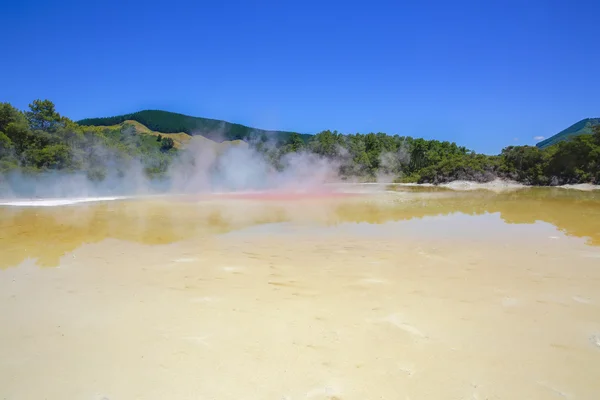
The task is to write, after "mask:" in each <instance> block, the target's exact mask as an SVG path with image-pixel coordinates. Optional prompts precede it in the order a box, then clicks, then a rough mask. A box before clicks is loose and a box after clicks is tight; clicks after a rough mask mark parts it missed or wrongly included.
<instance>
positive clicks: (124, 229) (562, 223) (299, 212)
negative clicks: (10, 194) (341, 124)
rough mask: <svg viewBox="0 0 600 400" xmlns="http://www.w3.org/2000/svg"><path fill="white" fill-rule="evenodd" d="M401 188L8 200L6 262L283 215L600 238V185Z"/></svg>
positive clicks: (210, 231)
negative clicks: (297, 194)
mask: <svg viewBox="0 0 600 400" xmlns="http://www.w3.org/2000/svg"><path fill="white" fill-rule="evenodd" d="M398 190H399V191H401V192H406V193H399V194H387V195H378V196H371V195H369V196H365V197H363V198H360V199H346V200H340V199H336V200H334V199H332V200H329V201H324V200H319V201H304V202H284V203H275V202H272V203H264V202H263V203H261V202H256V201H222V200H221V201H220V202H215V201H207V200H206V199H204V200H202V201H190V199H189V198H186V199H183V198H163V199H152V200H126V201H114V202H106V203H98V204H84V205H76V206H69V207H46V208H16V207H0V268H7V267H11V266H15V265H19V264H20V263H22V262H23V261H24V260H26V259H28V258H33V259H35V260H36V263H37V265H39V266H44V267H52V266H57V265H58V264H59V262H60V258H61V257H62V256H64V255H65V254H66V253H68V252H71V251H73V250H75V249H76V248H78V247H79V246H81V245H83V244H88V243H97V242H100V241H102V240H104V239H107V238H114V239H119V240H125V241H131V242H137V243H142V244H149V245H157V244H168V243H173V242H178V241H181V240H184V239H190V238H198V239H199V240H202V238H205V237H209V236H210V235H215V234H221V233H227V232H231V231H235V230H238V229H242V228H247V227H251V226H256V225H262V224H268V223H278V222H302V223H312V224H315V225H317V226H330V225H337V224H340V223H348V222H366V223H370V224H382V223H386V222H390V221H403V220H411V219H415V218H422V217H426V216H440V215H449V214H453V213H462V214H466V215H472V216H477V215H482V214H486V213H499V214H500V216H501V218H502V220H503V221H504V222H506V223H509V224H532V223H534V222H536V221H543V222H547V223H550V224H552V225H554V226H556V227H557V228H558V229H559V230H561V231H562V232H564V233H565V234H566V235H570V236H575V237H585V238H587V243H588V244H590V245H595V246H598V245H600V193H599V192H598V191H596V192H579V191H571V190H564V189H549V188H535V189H523V190H517V191H513V192H507V193H498V194H496V193H492V192H489V191H471V192H454V191H448V190H444V189H440V190H436V189H435V188H434V189H431V188H427V189H425V190H418V189H414V188H410V189H406V188H400V189H398Z"/></svg>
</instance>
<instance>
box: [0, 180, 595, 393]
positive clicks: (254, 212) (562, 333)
mask: <svg viewBox="0 0 600 400" xmlns="http://www.w3.org/2000/svg"><path fill="white" fill-rule="evenodd" d="M387 189H388V190H386V191H383V190H369V191H364V192H363V193H354V195H348V193H346V195H345V196H341V195H336V196H326V195H322V194H320V195H318V196H311V195H303V196H288V195H283V194H278V195H277V196H267V197H268V198H265V197H264V196H261V195H257V194H252V195H243V196H230V195H227V196H223V195H219V196H162V197H153V198H145V199H140V198H129V199H98V200H99V201H96V202H80V203H75V204H64V202H63V203H59V204H49V205H55V206H45V207H42V206H41V205H43V204H39V203H38V204H16V203H15V202H12V203H11V205H3V206H0V321H1V322H2V325H1V329H0V399H60V400H63V399H91V400H100V399H110V400H114V399H157V400H158V399H160V400H162V399H290V400H291V399H330V400H331V399H338V400H340V399H394V400H396V399H401V400H405V399H412V400H414V399H469V400H470V399H480V400H483V399H511V400H512V399H597V398H598V394H599V393H600V378H599V377H600V191H595V192H580V191H576V190H567V189H515V190H510V191H505V192H501V193H494V192H491V191H487V190H474V191H469V192H464V191H454V190H449V189H442V188H410V187H392V188H387ZM109 200H111V201H109ZM25 205H28V206H27V207H26V206H25ZM46 205H48V204H46Z"/></svg>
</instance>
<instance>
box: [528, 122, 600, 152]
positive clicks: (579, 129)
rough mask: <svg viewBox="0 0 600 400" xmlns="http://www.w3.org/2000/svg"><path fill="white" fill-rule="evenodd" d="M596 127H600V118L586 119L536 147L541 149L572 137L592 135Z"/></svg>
mask: <svg viewBox="0 0 600 400" xmlns="http://www.w3.org/2000/svg"><path fill="white" fill-rule="evenodd" d="M596 125H600V118H585V119H582V120H581V121H579V122H577V123H575V124H573V125H571V126H570V127H568V128H567V129H564V130H562V131H560V132H558V133H557V134H556V135H554V136H551V137H549V138H548V139H545V140H542V141H541V142H539V143H537V144H536V146H537V147H539V148H540V149H544V148H546V147H549V146H552V145H554V144H557V143H558V142H562V141H563V140H568V139H570V138H572V137H575V136H579V135H590V134H592V133H593V130H594V129H593V128H594V126H596Z"/></svg>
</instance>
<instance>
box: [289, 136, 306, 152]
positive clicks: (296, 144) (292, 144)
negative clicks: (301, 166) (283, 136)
mask: <svg viewBox="0 0 600 400" xmlns="http://www.w3.org/2000/svg"><path fill="white" fill-rule="evenodd" d="M286 147H287V148H286V151H287V152H288V153H297V152H299V151H301V150H302V149H303V148H304V141H303V140H302V137H301V136H300V135H299V134H298V133H295V132H294V133H292V134H291V135H290V137H289V138H288V140H287V141H286Z"/></svg>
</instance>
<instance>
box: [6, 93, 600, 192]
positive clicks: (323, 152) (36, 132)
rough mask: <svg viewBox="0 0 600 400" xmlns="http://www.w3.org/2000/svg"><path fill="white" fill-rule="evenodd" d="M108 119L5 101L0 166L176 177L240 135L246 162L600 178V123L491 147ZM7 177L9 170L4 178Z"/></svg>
mask: <svg viewBox="0 0 600 400" xmlns="http://www.w3.org/2000/svg"><path fill="white" fill-rule="evenodd" d="M110 122H114V124H113V125H106V126H88V125H81V124H78V123H75V122H73V121H71V120H69V119H68V118H66V117H63V116H61V115H60V114H59V113H57V112H56V110H55V108H54V104H53V103H52V102H50V101H48V100H43V101H42V100H36V101H34V102H33V103H32V104H30V106H29V110H27V111H25V112H22V111H19V110H17V109H16V108H14V107H12V106H11V105H10V104H8V103H0V172H3V173H10V172H20V173H29V174H35V173H38V172H51V171H62V172H66V173H71V172H84V173H85V174H87V176H88V178H90V179H91V180H94V181H103V180H104V179H106V177H107V176H114V175H116V176H125V172H126V171H128V170H130V169H131V168H136V167H139V168H142V170H143V172H144V173H145V175H146V176H147V177H149V178H152V179H154V178H164V179H169V178H175V177H173V176H169V175H168V171H169V166H170V165H172V163H173V162H175V161H177V162H178V165H179V166H180V167H181V165H182V164H183V168H179V169H178V171H180V172H181V171H186V169H189V168H192V167H194V164H193V163H194V162H195V161H194V158H193V157H192V158H189V157H180V155H184V154H186V152H188V150H186V147H187V148H193V150H190V151H198V150H201V149H202V148H211V149H217V150H218V151H217V153H222V152H223V151H226V150H227V148H228V146H232V145H236V144H237V145H244V146H246V147H250V148H251V150H252V152H253V153H252V154H253V155H252V156H251V157H249V158H247V159H245V160H246V161H244V160H242V161H239V160H238V161H236V165H235V168H241V169H243V168H244V164H243V163H244V162H246V163H247V162H253V161H252V160H254V159H256V157H255V156H256V155H258V156H260V158H261V159H263V160H266V162H267V164H268V165H270V166H271V168H272V169H273V170H280V171H281V170H284V169H285V168H287V167H289V166H290V163H293V162H298V160H301V162H304V163H305V164H306V165H304V166H303V167H304V168H306V169H308V170H309V171H310V169H311V168H316V166H313V164H311V163H307V162H306V161H305V160H306V159H305V158H302V157H300V158H297V157H296V158H294V157H290V156H293V155H306V154H308V155H311V156H317V157H318V158H319V159H321V160H326V161H328V165H330V166H332V167H334V168H336V170H337V173H338V175H339V176H340V177H341V178H342V179H357V180H364V181H373V180H375V179H379V178H382V177H385V178H386V179H389V180H391V179H393V180H395V181H399V182H418V183H436V184H437V183H444V182H449V181H453V180H457V179H460V180H474V181H479V182H486V181H490V180H493V179H495V178H508V179H513V180H516V181H519V182H523V183H525V184H531V185H559V184H566V183H582V182H586V183H588V182H589V183H600V125H596V126H593V127H592V128H591V131H592V132H593V133H592V134H580V135H578V136H575V137H572V138H570V140H564V141H560V142H559V143H557V144H555V145H551V146H549V147H546V148H543V149H542V148H539V147H536V146H509V147H507V148H505V149H503V150H502V152H501V153H500V154H499V155H497V156H487V155H483V154H477V153H475V152H473V151H471V150H468V149H467V148H465V147H463V146H459V145H457V144H456V143H450V142H441V141H438V140H425V139H420V138H412V137H408V136H398V135H394V136H390V135H386V134H385V133H368V134H359V133H357V134H349V135H344V134H341V133H339V132H337V131H329V130H326V131H322V132H320V133H318V134H316V135H313V136H310V137H309V138H308V140H306V138H305V137H302V136H301V135H299V134H296V133H290V134H289V136H288V137H287V139H286V140H283V141H278V142H277V143H276V145H273V142H272V141H271V140H269V138H268V137H267V136H266V135H262V136H260V137H259V138H257V139H256V140H253V141H252V142H251V143H250V144H247V143H244V142H241V141H237V142H236V141H234V142H230V143H220V144H218V143H215V142H214V141H211V140H210V139H207V138H205V137H202V136H194V137H191V136H189V135H187V134H186V133H185V132H179V133H172V132H166V133H163V132H157V131H156V130H155V129H149V128H148V127H146V126H144V125H141V123H139V122H129V121H128V120H124V121H120V122H119V121H116V120H115V121H110ZM188 138H189V139H188ZM192 142H195V144H194V146H191V143H192ZM238 155H239V154H238ZM236 157H237V156H236ZM236 160H237V159H236ZM294 160H295V161H294ZM234 161H235V160H234ZM202 162H206V163H207V164H206V166H204V167H203V168H208V169H209V170H213V169H215V168H216V171H217V172H218V169H219V168H220V166H219V164H218V163H217V164H216V165H214V162H215V161H214V160H213V159H207V158H204V161H202ZM188 163H189V164H188ZM211 163H213V164H211ZM188 166H189V168H187V167H188ZM221 166H222V165H221ZM249 167H251V166H249ZM1 179H2V175H0V183H2V180H1Z"/></svg>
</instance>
